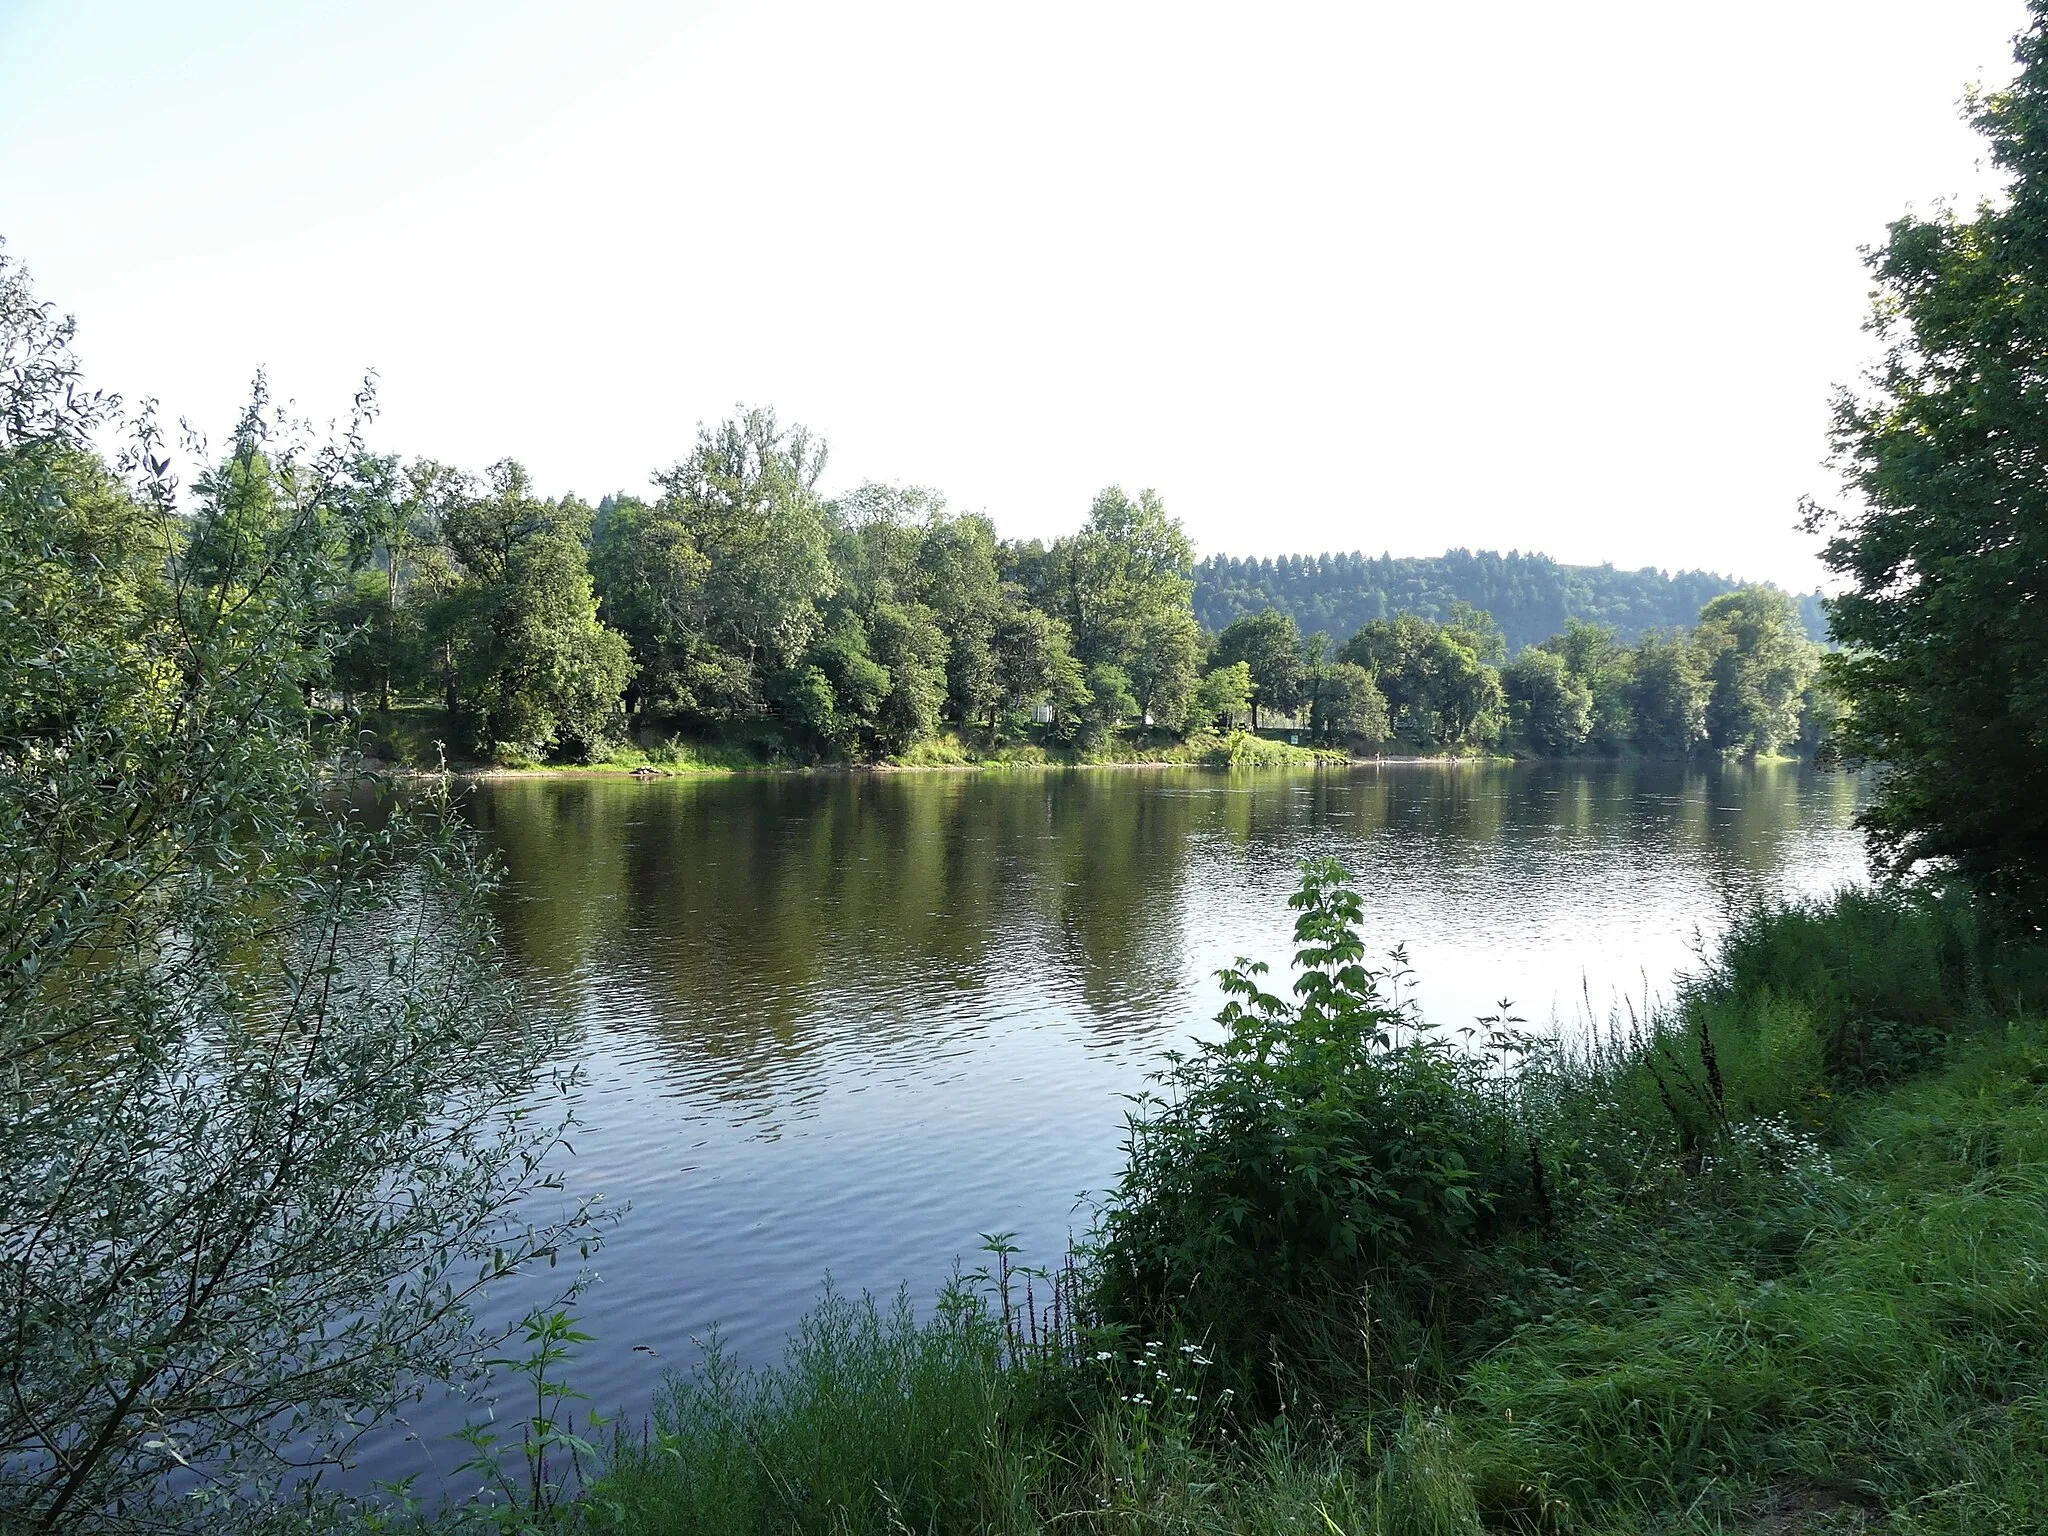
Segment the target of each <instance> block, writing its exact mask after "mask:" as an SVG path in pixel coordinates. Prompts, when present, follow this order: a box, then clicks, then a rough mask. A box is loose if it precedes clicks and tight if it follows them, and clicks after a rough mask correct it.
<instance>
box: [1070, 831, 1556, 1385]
mask: <svg viewBox="0 0 2048 1536" xmlns="http://www.w3.org/2000/svg"><path fill="white" fill-rule="evenodd" d="M1346 880H1347V876H1346V874H1345V872H1344V870H1343V869H1342V868H1341V867H1340V866H1338V865H1336V864H1334V863H1327V862H1326V863H1319V864H1313V865H1311V866H1310V867H1309V868H1308V870H1307V872H1306V873H1305V874H1304V876H1303V879H1302V883H1301V887H1300V889H1299V891H1298V892H1297V893H1296V894H1295V896H1294V897H1293V898H1292V900H1291V903H1290V904H1291V905H1292V906H1293V907H1294V909H1295V912H1296V914H1297V916H1296V920H1295V929H1294V933H1295V942H1296V944H1297V946H1298V949H1297V953H1296V956H1295V962H1296V965H1297V967H1298V968H1299V970H1300V975H1299V977H1298V978H1297V979H1296V981H1295V983H1294V987H1293V993H1294V1000H1293V1001H1288V1000H1286V999H1283V998H1280V997H1278V996H1275V995H1273V994H1271V993H1268V992H1266V991H1265V990H1263V988H1262V986H1261V978H1262V977H1263V976H1264V974H1265V971H1266V967H1265V966H1264V965H1262V964H1255V963H1252V962H1249V961H1242V960H1241V961H1239V962H1238V963H1237V964H1236V965H1234V966H1232V967H1231V968H1229V969H1228V970H1226V971H1224V972H1223V973H1222V982H1223V986H1224V990H1225V991H1226V992H1227V993H1228V994H1229V997H1230V1001H1229V1003H1228V1004H1227V1005H1226V1006H1225V1008H1224V1010H1223V1012H1222V1013H1221V1014H1220V1015H1219V1017H1218V1022H1220V1023H1221V1024H1222V1025H1223V1026H1224V1036H1223V1038H1222V1039H1221V1040H1219V1041H1214V1042H1205V1043H1200V1044H1197V1045H1196V1046H1195V1047H1194V1049H1193V1050H1192V1051H1191V1052H1188V1053H1186V1054H1180V1053H1175V1054H1172V1055H1170V1056H1169V1057H1168V1065H1167V1066H1166V1068H1165V1069H1164V1070H1163V1071H1162V1072H1161V1073H1160V1074H1158V1076H1157V1078H1156V1079H1155V1081H1156V1082H1157V1084H1158V1088H1157V1090H1156V1091H1154V1092H1151V1093H1148V1094H1147V1095H1146V1096H1145V1097H1144V1098H1143V1099H1142V1101H1141V1103H1140V1108H1139V1110H1138V1112H1137V1113H1135V1114H1134V1115H1133V1116H1132V1118H1131V1121H1130V1131H1129V1137H1128V1142H1127V1159H1126V1167H1125V1171H1124V1173H1123V1175H1122V1178H1121V1179H1120V1181H1119V1183H1118V1185H1117V1187H1116V1189H1115V1190H1114V1192H1113V1193H1112V1195H1111V1198H1110V1200H1109V1202H1108V1204H1107V1207H1106V1209H1105V1210H1104V1212H1103V1215H1102V1221H1101V1226H1100V1229H1099V1233H1098V1237H1097V1246H1096V1250H1095V1253H1094V1263H1095V1276H1094V1292H1095V1302H1096V1305H1097V1308H1098V1310H1099V1312H1100V1315H1101V1318H1102V1320H1103V1321H1104V1322H1105V1323H1107V1324H1110V1325H1112V1326H1121V1327H1124V1328H1126V1329H1130V1330H1133V1331H1136V1332H1138V1333H1140V1334H1141V1335H1142V1336H1144V1337H1148V1338H1169V1337H1176V1338H1186V1339H1193V1340H1200V1341H1202V1342H1203V1343H1204V1344H1205V1345H1206V1346H1207V1347H1209V1348H1210V1349H1211V1350H1213V1351H1214V1352H1215V1353H1216V1354H1217V1356H1218V1358H1219V1359H1220V1360H1221V1361H1224V1362H1226V1363H1227V1365H1228V1366H1229V1367H1230V1368H1231V1369H1233V1370H1234V1371H1235V1372H1236V1374H1237V1376H1238V1378H1239V1387H1240V1389H1243V1390H1246V1391H1248V1392H1249V1393H1250V1394H1252V1395H1254V1396H1255V1397H1256V1398H1257V1399H1258V1400H1260V1401H1263V1402H1265V1403H1266V1404H1267V1405H1268V1406H1272V1405H1273V1399H1274V1396H1275V1394H1276V1393H1277V1392H1280V1391H1281V1388H1279V1387H1278V1386H1277V1385H1276V1383H1275V1381H1274V1379H1273V1373H1272V1372H1271V1371H1270V1370H1269V1366H1270V1365H1271V1364H1272V1363H1273V1362H1276V1361H1277V1362H1279V1364H1280V1368H1281V1369H1282V1370H1291V1371H1293V1372H1294V1373H1296V1374H1297V1375H1303V1376H1304V1377H1305V1379H1309V1380H1311V1382H1312V1384H1313V1385H1316V1387H1317V1389H1318V1390H1320V1389H1321V1386H1322V1385H1329V1386H1332V1387H1337V1386H1346V1385H1348V1386H1351V1387H1356V1386H1357V1383H1355V1382H1351V1383H1346V1382H1343V1381H1339V1380H1337V1379H1334V1378H1332V1379H1330V1380H1328V1381H1327V1382H1325V1381H1324V1378H1325V1377H1327V1376H1329V1373H1331V1372H1332V1371H1335V1372H1336V1373H1337V1376H1339V1377H1343V1376H1349V1375H1351V1374H1353V1373H1354V1372H1358V1371H1363V1370H1365V1369H1367V1368H1368V1365H1369V1357H1361V1355H1360V1352H1359V1351H1360V1345H1361V1343H1364V1344H1365V1347H1366V1348H1367V1349H1369V1348H1370V1347H1371V1345H1370V1341H1368V1340H1364V1339H1362V1338H1361V1334H1362V1333H1371V1334H1374V1335H1376V1336H1378V1337H1392V1336H1394V1335H1398V1334H1400V1333H1401V1332H1402V1331H1403V1330H1407V1329H1411V1328H1412V1327H1413V1326H1414V1325H1416V1324H1420V1323H1425V1322H1426V1321H1427V1320H1428V1319H1429V1318H1430V1317H1432V1316H1433V1315H1434V1314H1436V1313H1438V1312H1439V1311H1440V1309H1442V1308H1443V1307H1444V1306H1445V1305H1446V1304H1452V1305H1455V1296H1456V1290H1457V1283H1458V1279H1459V1277H1460V1275H1461V1274H1463V1273H1465V1272H1466V1271H1467V1269H1468V1263H1467V1261H1468V1260H1469V1258H1470V1256H1471V1255H1472V1253H1473V1251H1474V1250H1475V1248H1477V1247H1479V1246H1481V1245H1483V1244H1485V1243H1486V1242H1487V1241H1488V1239H1489V1238H1490V1237H1492V1236H1494V1235H1495V1234H1497V1233H1500V1232H1502V1231H1506V1230H1512V1229H1515V1228H1518V1227H1522V1226H1526V1225H1528V1224H1529V1223H1531V1222H1533V1221H1535V1220H1536V1219H1538V1217H1539V1216H1540V1214H1541V1211H1542V1208H1543V1205H1544V1200H1545V1196H1544V1192H1543V1188H1542V1181H1541V1174H1540V1172H1539V1171H1538V1166H1539V1165H1538V1163H1537V1161H1536V1159H1535V1158H1534V1157H1533V1155H1532V1153H1531V1151H1530V1143H1529V1141H1528V1138H1527V1137H1526V1136H1525V1135H1523V1134H1522V1132H1521V1129H1520V1119H1519V1113H1518V1110H1517V1108H1516V1106H1515V1103H1514V1102H1513V1099H1512V1096H1511V1095H1510V1093H1509V1092H1508V1090H1507V1087H1506V1084H1505V1083H1504V1081H1502V1080H1501V1079H1499V1078H1497V1077H1495V1076H1493V1075H1492V1074H1491V1073H1490V1071H1489V1068H1488V1064H1487V1062H1486V1059H1485V1058H1484V1057H1481V1056H1477V1055H1474V1054H1471V1053H1469V1052H1466V1051H1462V1050H1459V1049H1456V1048H1454V1047H1452V1046H1451V1045H1449V1044H1448V1043H1446V1042H1444V1041H1441V1040H1439V1039H1436V1038H1434V1037H1433V1036H1432V1035H1431V1034H1430V1033H1429V1032H1428V1031H1427V1029H1426V1028H1425V1027H1424V1026H1422V1024H1421V1023H1420V1022H1419V1020H1418V1019H1417V1018H1416V1016H1415V1014H1414V1012H1413V1010H1412V1009H1411V1008H1409V1007H1408V1006H1406V1005H1404V1004H1402V1003H1400V1002H1399V1001H1397V1000H1396V998H1395V995H1394V993H1395V990H1396V988H1397V987H1398V984H1399V980H1400V975H1401V971H1400V969H1399V968H1400V966H1401V964H1402V958H1401V956H1400V954H1399V952H1398V951H1397V952H1396V954H1395V956H1394V957H1393V960H1392V967H1391V968H1390V969H1387V970H1373V969H1370V968H1368V967H1367V966H1366V965H1365V964H1364V947H1363V945H1362V943H1361V942H1360V939H1359V936H1358V924H1359V918H1360V901H1359V897H1358V894H1357V892H1356V891H1354V890H1352V889H1351V888H1350V887H1349V886H1348V885H1347V884H1346ZM1368 1317H1369V1318H1370V1319H1371V1321H1370V1322H1368V1321H1367V1319H1368Z"/></svg>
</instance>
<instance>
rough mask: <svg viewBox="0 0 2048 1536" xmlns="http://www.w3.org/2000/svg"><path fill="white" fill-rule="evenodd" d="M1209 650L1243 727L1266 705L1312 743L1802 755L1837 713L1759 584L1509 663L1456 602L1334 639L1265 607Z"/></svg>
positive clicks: (1789, 603)
mask: <svg viewBox="0 0 2048 1536" xmlns="http://www.w3.org/2000/svg"><path fill="white" fill-rule="evenodd" d="M1214 654H1215V658H1216V660H1217V661H1218V662H1219V664H1222V665H1225V666H1231V667H1236V668H1242V669H1243V672H1244V679H1243V681H1244V684H1245V689H1244V692H1245V695H1246V702H1247V705H1248V709H1249V712H1250V715H1251V718H1252V720H1253V722H1254V724H1255V725H1256V724H1257V723H1258V722H1259V721H1260V719H1261V718H1270V717H1271V715H1274V714H1278V715H1281V716H1284V717H1288V718H1291V719H1295V720H1299V721H1302V722H1304V723H1305V724H1306V725H1307V726H1308V728H1309V730H1310V731H1311V733H1312V734H1313V735H1314V736H1315V737H1316V738H1317V739H1319V740H1324V741H1338V740H1343V739H1346V738H1358V739H1364V740H1369V741H1383V740H1392V739H1398V740H1401V741H1405V742H1409V743H1413V744H1416V745H1420V746H1426V747H1432V748H1437V749H1455V748H1460V747H1469V746H1479V745H1488V744H1501V745H1506V746H1511V747H1514V748H1516V749H1519V750H1522V751H1527V752H1531V753H1535V754H1538V755H1542V756H1566V755H1570V754H1573V753H1579V752H1596V753H1607V754H1619V753H1622V752H1631V751H1632V752H1640V753H1644V754H1648V755H1655V756H1683V755H1686V754H1690V753H1693V752H1696V751H1701V750H1708V751H1713V752H1721V753H1736V754H1740V755H1744V756H1768V755H1772V754H1775V753H1779V752H1782V751H1786V750H1788V749H1796V750H1798V751H1800V752H1802V753H1804V754H1806V755H1809V756H1810V755H1813V754H1814V753H1815V752H1817V751H1818V750H1819V748H1820V747H1821V745H1822V744H1823V742H1824V741H1825V739H1826V736H1827V733H1828V731H1829V728H1830V727H1831V726H1832V724H1833V723H1834V721H1835V719H1836V716H1837V714H1838V712H1839V711H1838V710H1837V708H1836V706H1835V705H1834V703H1833V702H1832V700H1831V697H1830V695H1829V694H1828V693H1827V691H1826V690H1825V688H1823V687H1822V686H1821V683H1820V678H1819V661H1820V657H1821V655H1822V651H1821V648H1820V647H1819V646H1817V645H1815V644H1814V643H1813V642H1812V641H1810V640H1808V639H1807V638H1806V637H1805V634H1804V633H1803V630H1802V626H1801V625H1800V622H1799V616H1798V609H1797V607H1796V605H1795V603H1794V600H1793V599H1792V598H1790V597H1788V596H1787V595H1786V594H1785V593H1783V592H1780V591H1778V590H1777V589H1775V588H1773V587H1764V586H1748V587H1738V588H1737V589H1735V590H1734V591H1732V592H1725V593H1723V594H1721V595H1720V596H1719V597H1716V598H1713V599H1712V600H1711V601H1709V602H1708V603H1707V604H1706V606H1705V607H1704V608H1702V609H1701V610H1700V613H1699V619H1698V622H1697V623H1696V624H1695V625H1693V626H1692V628H1691V629H1689V630H1685V631H1670V632H1665V633H1653V634H1649V635H1646V636H1644V637H1643V638H1642V639H1640V640H1638V641H1637V642H1636V643H1635V644H1634V645H1624V644H1623V643H1622V642H1621V640H1620V639H1619V637H1618V636H1617V635H1616V633H1615V631H1614V630H1613V629H1611V628H1609V627H1607V626H1604V625H1598V624H1589V623H1586V622H1584V621H1582V620H1579V619H1569V620H1567V621H1566V624H1565V628H1564V631H1563V633H1561V634H1558V635H1553V636H1551V637H1550V638H1549V639H1547V640H1544V641H1543V642H1542V643H1540V644H1538V645H1533V646H1530V647H1528V648H1526V649H1524V650H1523V651H1522V652H1521V653H1520V654H1519V655H1517V656H1515V657H1514V658H1513V659H1512V660H1510V659H1509V658H1508V643H1507V639H1506V637H1505V636H1504V635H1503V633H1502V632H1501V628H1500V626H1499V625H1498V624H1497V623H1496V622H1495V621H1494V619H1493V617H1492V615H1490V614H1488V613H1485V612H1482V611H1480V610H1478V609H1476V608H1471V607H1468V606H1466V605H1463V604H1459V605H1457V606H1456V607H1454V609H1453V611H1452V614H1451V617H1450V618H1449V619H1448V620H1446V621H1442V622H1439V621H1436V620H1432V619H1427V618H1424V617H1422V616H1421V615H1419V614H1397V615H1395V616H1394V617H1393V618H1389V619H1374V620H1372V621H1371V622H1369V623H1366V624H1364V625H1361V626H1360V627H1359V629H1358V630H1357V632H1356V633H1354V634H1353V635H1352V636H1351V637H1350V638H1349V639H1348V640H1346V641H1345V642H1344V643H1343V644H1342V645H1339V646H1335V647H1332V646H1331V644H1330V641H1329V637H1328V636H1327V635H1325V634H1321V633H1318V634H1314V635H1310V636H1307V637H1304V636H1302V635H1301V634H1300V632H1299V630H1298V629H1297V627H1296V625H1295V623H1294V620H1293V619H1292V618H1291V617H1289V616H1288V615H1287V614H1284V613H1282V612H1280V611H1279V610H1278V609H1272V608H1269V609H1267V610H1265V611H1264V612H1263V613H1258V614H1254V615H1251V616H1250V617H1247V618H1242V619H1238V620H1237V621H1235V622H1234V623H1232V624H1231V625H1229V626H1228V627H1227V628H1226V629H1225V630H1224V631H1223V633H1222V634H1221V635H1220V636H1218V637H1217V642H1216V647H1215V653H1214ZM1219 675H1220V673H1212V674H1211V677H1216V676H1219ZM1207 682H1208V680H1207V679H1205V686H1206V685H1207Z"/></svg>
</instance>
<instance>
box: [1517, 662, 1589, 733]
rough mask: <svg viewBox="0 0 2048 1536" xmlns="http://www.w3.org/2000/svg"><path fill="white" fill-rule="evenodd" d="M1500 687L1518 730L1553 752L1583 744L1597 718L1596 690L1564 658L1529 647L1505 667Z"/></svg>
mask: <svg viewBox="0 0 2048 1536" xmlns="http://www.w3.org/2000/svg"><path fill="white" fill-rule="evenodd" d="M1500 683H1501V692H1502V693H1503V695H1505V697H1506V699H1507V705H1508V718H1509V720H1510V722H1511V726H1512V729H1513V730H1514V732H1515V734H1516V735H1517V736H1519V737H1520V738H1521V739H1522V740H1524V741H1526V742H1528V743H1529V745H1530V746H1532V747H1534V748H1535V749H1536V750H1537V751H1538V752H1543V753H1547V754H1549V755H1551V756H1553V757H1556V756H1562V755H1564V754H1565V753H1567V752H1572V751H1575V750H1576V749H1577V748H1579V747H1580V746H1582V745H1583V744H1584V743H1585V740H1586V736H1587V734H1588V732H1589V731H1590V730H1591V729H1592V723H1593V690H1592V689H1591V688H1589V687H1587V686H1586V683H1585V682H1584V680H1583V679H1582V678H1580V677H1578V676H1577V675H1575V674H1574V673H1573V672H1572V670H1571V669H1570V668H1569V666H1568V665H1567V664H1566V662H1565V660H1564V658H1562V657H1560V656H1557V655H1555V654H1553V653H1552V652H1549V651H1542V650H1533V649H1532V650H1527V651H1524V652H1522V654H1521V655H1519V656H1517V657H1516V658H1515V659H1514V660H1513V661H1511V662H1509V663H1508V664H1507V666H1505V667H1503V668H1502V669H1501V674H1500Z"/></svg>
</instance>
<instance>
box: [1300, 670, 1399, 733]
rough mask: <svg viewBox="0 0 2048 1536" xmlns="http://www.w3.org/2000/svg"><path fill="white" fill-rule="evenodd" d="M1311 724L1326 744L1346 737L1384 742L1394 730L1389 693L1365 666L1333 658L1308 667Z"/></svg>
mask: <svg viewBox="0 0 2048 1536" xmlns="http://www.w3.org/2000/svg"><path fill="white" fill-rule="evenodd" d="M1306 691H1307V695H1308V698H1307V703H1308V720H1309V727H1310V729H1311V730H1313V731H1314V732H1315V735H1316V739H1317V740H1318V741H1321V742H1324V743H1326V744H1331V745H1334V744H1335V743H1337V742H1339V741H1343V740H1347V739H1353V738H1356V739H1359V740H1363V741H1375V742H1377V741H1384V740H1386V739H1387V735H1388V732H1389V731H1390V730H1391V729H1392V726H1391V723H1390V722H1389V720H1388V718H1387V696H1386V695H1385V694H1383V693H1381V692H1380V688H1379V684H1378V683H1377V682H1376V681H1375V680H1374V678H1373V675H1372V674H1371V673H1370V672H1368V671H1366V670H1365V668H1363V667H1360V666H1355V665H1353V664H1352V663H1351V662H1348V661H1333V662H1331V663H1329V664H1328V665H1327V666H1319V667H1311V668H1309V670H1308V676H1307V683H1306Z"/></svg>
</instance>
